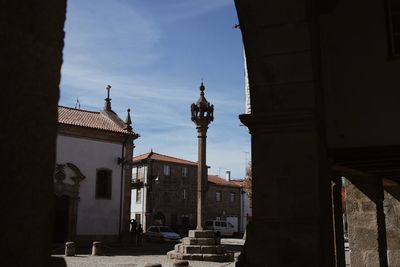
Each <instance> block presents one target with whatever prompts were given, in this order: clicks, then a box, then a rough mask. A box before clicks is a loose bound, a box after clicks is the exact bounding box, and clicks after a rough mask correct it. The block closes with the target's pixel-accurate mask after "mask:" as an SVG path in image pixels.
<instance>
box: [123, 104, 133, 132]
mask: <svg viewBox="0 0 400 267" xmlns="http://www.w3.org/2000/svg"><path fill="white" fill-rule="evenodd" d="M125 124H126V128H125V129H126V130H127V131H129V132H131V131H132V126H131V125H132V120H131V109H130V108H128V115H127V116H126V120H125Z"/></svg>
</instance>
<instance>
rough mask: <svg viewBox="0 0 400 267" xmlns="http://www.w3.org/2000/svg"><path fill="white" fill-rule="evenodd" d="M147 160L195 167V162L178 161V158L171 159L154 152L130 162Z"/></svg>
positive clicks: (134, 158)
mask: <svg viewBox="0 0 400 267" xmlns="http://www.w3.org/2000/svg"><path fill="white" fill-rule="evenodd" d="M148 159H153V160H158V161H165V162H171V163H179V164H187V165H194V166H197V162H193V161H189V160H185V159H179V158H175V157H171V156H166V155H162V154H158V153H155V152H149V153H146V154H142V155H139V156H136V157H133V159H132V161H133V163H135V162H138V161H141V160H148Z"/></svg>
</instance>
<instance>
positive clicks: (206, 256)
mask: <svg viewBox="0 0 400 267" xmlns="http://www.w3.org/2000/svg"><path fill="white" fill-rule="evenodd" d="M167 256H168V258H170V259H175V260H194V261H215V262H228V261H234V254H233V252H227V251H226V250H225V247H224V246H222V245H221V239H220V238H218V237H214V232H213V231H208V230H190V231H189V237H185V238H183V239H182V243H180V244H177V245H175V250H172V251H170V252H168V253H167Z"/></svg>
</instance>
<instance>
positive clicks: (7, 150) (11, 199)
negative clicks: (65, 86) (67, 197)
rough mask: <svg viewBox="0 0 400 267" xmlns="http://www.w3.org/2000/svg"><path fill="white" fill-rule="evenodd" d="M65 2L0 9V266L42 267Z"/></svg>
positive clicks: (46, 255) (46, 256) (9, 4)
mask: <svg viewBox="0 0 400 267" xmlns="http://www.w3.org/2000/svg"><path fill="white" fill-rule="evenodd" d="M65 11H66V1H65V0H59V1H53V0H26V1H23V0H15V1H1V4H0V18H1V19H0V40H1V42H0V77H1V85H0V88H1V104H0V116H1V119H0V121H1V124H2V127H1V128H2V130H1V134H0V146H1V149H0V151H1V158H2V160H1V164H2V167H1V170H2V174H1V183H2V185H1V187H0V195H1V201H0V210H1V213H2V214H3V215H4V216H2V218H1V229H2V234H1V236H2V238H1V241H0V242H1V244H0V247H1V248H2V253H1V255H2V258H1V262H2V265H4V266H43V267H46V266H49V264H50V242H51V233H52V231H51V221H52V217H51V209H52V201H53V195H52V191H53V188H52V186H53V182H52V177H53V168H54V163H55V144H56V130H57V102H58V96H59V83H60V68H61V63H62V49H63V42H64V31H63V28H64V21H65Z"/></svg>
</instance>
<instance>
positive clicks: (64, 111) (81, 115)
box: [58, 106, 136, 135]
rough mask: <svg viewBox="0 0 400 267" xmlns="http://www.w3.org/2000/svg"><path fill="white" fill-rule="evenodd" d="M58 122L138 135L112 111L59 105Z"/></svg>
mask: <svg viewBox="0 0 400 267" xmlns="http://www.w3.org/2000/svg"><path fill="white" fill-rule="evenodd" d="M58 123H60V124H66V125H73V126H80V127H86V128H92V129H99V130H104V131H110V132H115V133H123V134H130V135H136V134H135V133H134V132H129V131H127V130H125V129H124V128H125V127H126V125H125V123H124V122H123V121H122V120H121V119H120V118H119V117H118V116H117V114H115V113H114V112H110V111H104V112H94V111H88V110H82V109H75V108H68V107H62V106H59V107H58Z"/></svg>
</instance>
